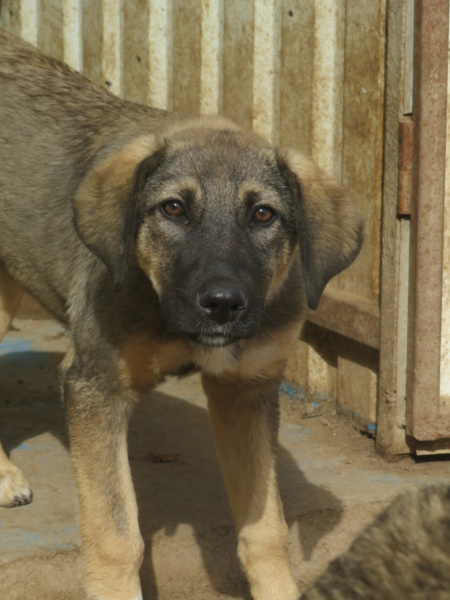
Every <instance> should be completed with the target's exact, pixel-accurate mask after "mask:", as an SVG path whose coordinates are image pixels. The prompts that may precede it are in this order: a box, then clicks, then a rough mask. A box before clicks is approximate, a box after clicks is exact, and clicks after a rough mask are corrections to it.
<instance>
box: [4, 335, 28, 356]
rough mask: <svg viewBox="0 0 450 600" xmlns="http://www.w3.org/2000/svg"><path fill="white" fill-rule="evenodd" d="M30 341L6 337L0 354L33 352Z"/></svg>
mask: <svg viewBox="0 0 450 600" xmlns="http://www.w3.org/2000/svg"><path fill="white" fill-rule="evenodd" d="M32 347H33V346H32V344H31V341H30V340H24V339H21V338H13V337H8V336H6V337H5V338H3V340H2V343H1V344H0V354H16V353H17V352H30V350H32Z"/></svg>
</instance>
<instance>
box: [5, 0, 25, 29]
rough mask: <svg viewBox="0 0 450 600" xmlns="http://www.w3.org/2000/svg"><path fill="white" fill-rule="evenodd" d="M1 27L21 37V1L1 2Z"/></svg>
mask: <svg viewBox="0 0 450 600" xmlns="http://www.w3.org/2000/svg"><path fill="white" fill-rule="evenodd" d="M0 27H2V28H4V29H7V30H8V31H10V32H11V33H14V34H15V35H20V34H21V32H20V0H8V2H0Z"/></svg>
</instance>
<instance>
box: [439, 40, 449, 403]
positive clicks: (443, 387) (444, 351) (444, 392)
mask: <svg viewBox="0 0 450 600" xmlns="http://www.w3.org/2000/svg"><path fill="white" fill-rule="evenodd" d="M449 44H450V32H449ZM446 138H447V153H446V165H445V202H444V240H443V245H444V248H443V270H442V323H441V375H440V397H441V398H440V409H441V411H445V412H447V414H450V45H449V57H448V64H447V132H446Z"/></svg>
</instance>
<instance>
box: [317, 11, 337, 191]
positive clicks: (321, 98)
mask: <svg viewBox="0 0 450 600" xmlns="http://www.w3.org/2000/svg"><path fill="white" fill-rule="evenodd" d="M344 19H345V2H344V1H343V0H316V1H315V3H314V61H313V62H314V70H313V92H312V93H313V106H312V131H311V155H312V157H313V158H314V160H316V161H317V162H318V163H319V164H320V165H321V166H322V168H324V169H325V170H326V171H328V172H329V173H330V174H333V175H334V177H337V178H338V179H340V178H341V168H342V164H341V162H342V112H343V108H344V106H343V102H344V92H343V87H344Z"/></svg>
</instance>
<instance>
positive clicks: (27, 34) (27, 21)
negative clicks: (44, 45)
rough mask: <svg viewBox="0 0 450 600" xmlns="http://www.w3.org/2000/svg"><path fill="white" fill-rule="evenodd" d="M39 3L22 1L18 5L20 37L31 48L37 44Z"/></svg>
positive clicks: (39, 14)
mask: <svg viewBox="0 0 450 600" xmlns="http://www.w3.org/2000/svg"><path fill="white" fill-rule="evenodd" d="M40 18H41V3H40V1H39V0H22V1H21V3H20V35H21V36H22V37H23V39H24V40H25V41H27V42H29V43H30V44H33V46H37V45H38V42H39V22H40Z"/></svg>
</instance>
